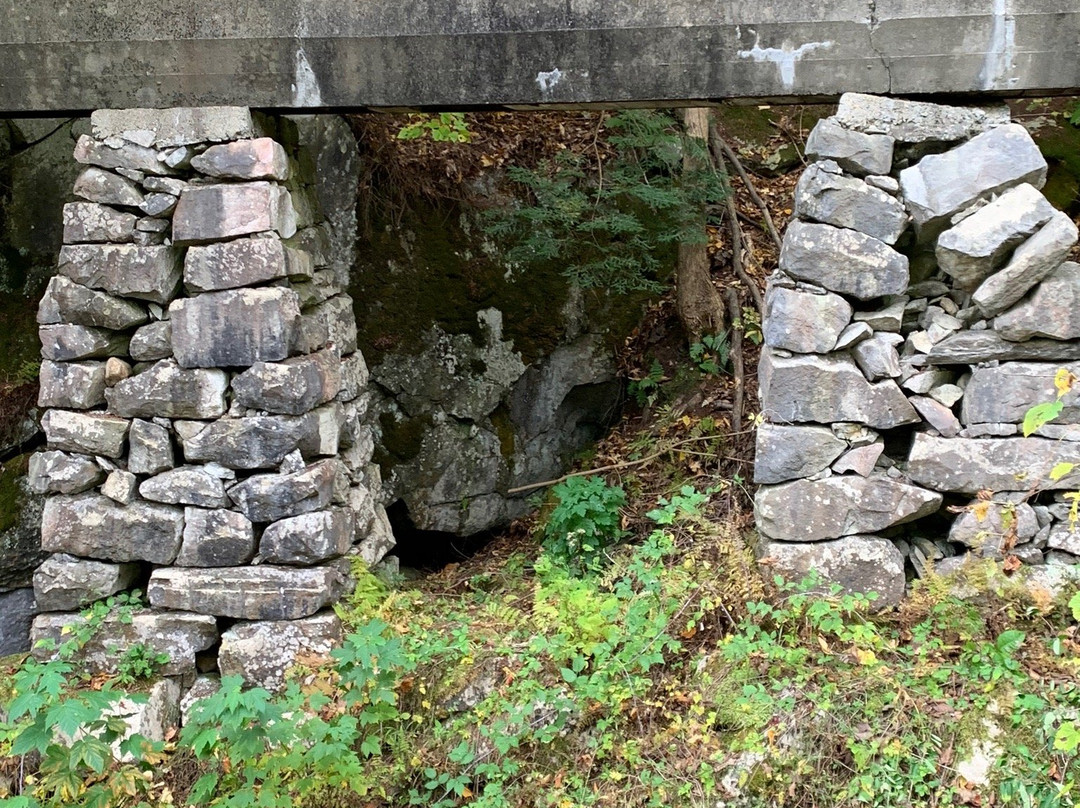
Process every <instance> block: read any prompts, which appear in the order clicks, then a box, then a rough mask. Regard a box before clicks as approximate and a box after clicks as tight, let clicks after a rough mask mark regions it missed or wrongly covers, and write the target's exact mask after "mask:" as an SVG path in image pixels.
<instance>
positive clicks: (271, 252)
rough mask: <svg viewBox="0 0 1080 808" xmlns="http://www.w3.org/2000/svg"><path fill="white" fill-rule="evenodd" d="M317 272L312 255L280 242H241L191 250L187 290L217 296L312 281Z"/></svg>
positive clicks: (187, 260)
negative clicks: (277, 283)
mask: <svg viewBox="0 0 1080 808" xmlns="http://www.w3.org/2000/svg"><path fill="white" fill-rule="evenodd" d="M314 271H315V269H314V265H313V264H312V261H311V256H310V255H308V254H307V253H306V252H301V251H299V250H294V249H292V248H291V247H286V246H285V245H284V244H282V242H281V241H280V239H276V238H241V239H236V240H235V241H226V242H222V243H219V244H207V245H205V246H202V247H189V248H188V251H187V256H186V257H185V259H184V286H185V287H186V288H187V290H188V291H189V292H215V291H220V290H223V289H236V288H239V287H242V286H256V285H258V284H262V283H268V282H269V281H275V280H278V279H279V278H298V279H299V278H305V277H311V276H312V275H313V274H314Z"/></svg>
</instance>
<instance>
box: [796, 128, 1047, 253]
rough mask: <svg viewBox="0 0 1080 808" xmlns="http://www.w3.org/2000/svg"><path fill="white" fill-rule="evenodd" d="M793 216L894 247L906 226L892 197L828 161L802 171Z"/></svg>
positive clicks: (902, 210) (902, 215) (904, 213)
mask: <svg viewBox="0 0 1080 808" xmlns="http://www.w3.org/2000/svg"><path fill="white" fill-rule="evenodd" d="M815 131H816V130H815ZM1036 193H1038V192H1037V191H1036ZM795 215H796V216H798V217H799V218H800V219H808V220H810V221H814V222H821V223H822V224H831V225H834V226H835V227H847V228H850V229H851V230H857V231H859V232H860V233H865V234H866V235H868V236H873V237H874V238H876V239H880V240H881V241H883V242H885V243H886V244H895V243H896V240H897V239H898V238H900V236H901V234H903V232H904V230H906V229H907V225H908V216H907V213H906V212H905V211H904V206H903V205H902V204H901V203H900V202H899V201H898V200H897V199H896V197H894V196H890V195H889V194H887V193H885V192H884V191H882V190H880V189H878V188H875V187H873V186H872V185H868V184H867V183H865V182H863V181H862V180H858V179H854V178H852V177H845V176H844V175H843V173H842V172H841V171H840V166H838V165H837V164H836V163H834V162H831V161H828V162H821V163H813V164H811V165H810V166H808V167H807V168H806V170H805V171H803V173H802V176H801V177H800V178H799V182H798V184H797V185H796V186H795Z"/></svg>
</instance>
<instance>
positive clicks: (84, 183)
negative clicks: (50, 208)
mask: <svg viewBox="0 0 1080 808" xmlns="http://www.w3.org/2000/svg"><path fill="white" fill-rule="evenodd" d="M74 193H75V196H81V197H82V198H83V199H88V200H90V201H91V202H97V203H100V204H102V205H120V206H123V207H129V208H136V207H138V206H139V205H141V204H142V201H143V192H142V191H140V190H139V186H137V185H136V184H135V183H133V182H132V181H131V180H129V179H127V178H126V177H121V176H120V175H119V174H114V173H113V172H111V171H104V170H102V169H100V168H95V167H93V166H91V167H90V168H88V169H86V170H85V171H83V173H82V174H80V175H79V178H78V179H77V180H75V188H74ZM118 213H119V212H118ZM121 215H123V214H121ZM64 240H65V241H69V239H68V238H67V237H66V235H65V238H64Z"/></svg>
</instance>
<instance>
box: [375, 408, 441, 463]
mask: <svg viewBox="0 0 1080 808" xmlns="http://www.w3.org/2000/svg"><path fill="white" fill-rule="evenodd" d="M379 424H380V426H381V427H382V441H381V442H380V444H379V446H378V448H377V450H376V456H375V462H376V463H378V464H379V465H380V466H382V467H383V468H387V467H388V465H394V464H396V463H407V462H408V461H410V460H412V459H413V458H414V457H416V456H417V455H418V454H420V449H421V447H422V445H423V441H424V434H425V433H426V432H427V431H428V429H430V428H431V416H430V415H422V416H420V417H419V418H406V419H405V420H403V421H399V420H397V419H396V418H394V416H393V414H392V413H389V412H384V413H382V414H380V415H379Z"/></svg>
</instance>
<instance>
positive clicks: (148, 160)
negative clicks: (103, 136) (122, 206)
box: [75, 135, 171, 174]
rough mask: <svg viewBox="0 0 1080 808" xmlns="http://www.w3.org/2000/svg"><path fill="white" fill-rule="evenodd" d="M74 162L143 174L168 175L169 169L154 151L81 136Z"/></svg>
mask: <svg viewBox="0 0 1080 808" xmlns="http://www.w3.org/2000/svg"><path fill="white" fill-rule="evenodd" d="M75 160H76V161H77V162H80V163H83V164H85V165H94V166H99V167H101V168H116V169H125V170H130V171H141V172H143V173H145V174H168V173H170V171H171V169H170V168H169V166H167V165H166V164H165V163H164V162H162V160H161V159H160V158H159V157H158V152H157V151H156V150H155V149H151V148H147V147H146V146H141V145H139V144H138V143H132V142H130V141H122V142H121V143H119V144H117V145H113V141H111V140H110V141H109V142H108V143H106V142H103V141H100V140H96V139H94V138H92V137H90V136H89V135H81V136H80V137H79V139H78V141H76V143H75Z"/></svg>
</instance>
